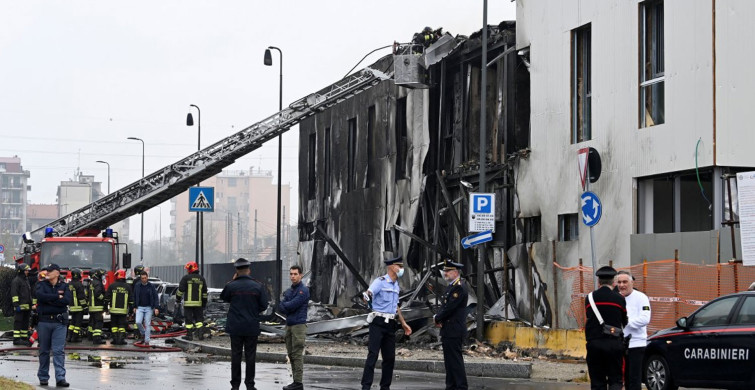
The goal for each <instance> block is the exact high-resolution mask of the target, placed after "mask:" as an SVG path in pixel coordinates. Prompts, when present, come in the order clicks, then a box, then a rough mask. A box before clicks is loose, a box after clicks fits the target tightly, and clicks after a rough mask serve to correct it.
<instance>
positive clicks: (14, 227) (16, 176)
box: [0, 156, 31, 247]
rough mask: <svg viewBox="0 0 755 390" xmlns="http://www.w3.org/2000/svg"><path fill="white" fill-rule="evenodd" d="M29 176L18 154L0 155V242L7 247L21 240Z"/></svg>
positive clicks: (24, 222) (28, 189)
mask: <svg viewBox="0 0 755 390" xmlns="http://www.w3.org/2000/svg"><path fill="white" fill-rule="evenodd" d="M29 176H31V174H30V173H29V171H26V170H24V168H23V167H22V166H21V159H20V158H19V157H18V156H13V157H0V244H3V245H5V246H8V247H11V246H13V245H15V244H16V243H20V242H21V241H20V240H21V235H22V234H23V233H24V229H25V228H26V202H27V199H28V198H27V194H28V192H29V191H30V190H31V188H30V186H28V185H27V180H28V179H29Z"/></svg>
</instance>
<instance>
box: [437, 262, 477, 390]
mask: <svg viewBox="0 0 755 390" xmlns="http://www.w3.org/2000/svg"><path fill="white" fill-rule="evenodd" d="M462 268H464V265H463V264H459V263H454V262H453V261H451V260H448V259H446V260H445V264H444V266H443V271H458V272H459V273H461V269H462ZM448 282H449V285H448V289H447V290H446V296H445V299H444V303H443V306H441V308H440V310H439V311H438V313H437V314H435V315H434V316H433V321H435V323H436V324H437V325H438V326H440V327H441V328H440V337H441V343H442V345H443V364H444V365H445V369H446V389H447V390H466V389H467V388H468V385H467V374H466V370H465V368H464V357H463V356H462V355H461V347H462V344H464V340H465V339H466V337H467V297H468V296H469V293H468V292H467V284H466V283H465V282H463V281H462V280H461V275H457V276H456V278H454V280H449V281H448Z"/></svg>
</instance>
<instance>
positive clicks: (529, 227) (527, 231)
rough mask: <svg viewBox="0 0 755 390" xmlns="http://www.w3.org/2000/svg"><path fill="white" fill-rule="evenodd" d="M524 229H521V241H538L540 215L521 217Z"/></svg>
mask: <svg viewBox="0 0 755 390" xmlns="http://www.w3.org/2000/svg"><path fill="white" fill-rule="evenodd" d="M522 222H523V223H524V230H523V231H522V242H524V243H528V242H539V241H540V216H539V215H536V216H534V217H525V218H522Z"/></svg>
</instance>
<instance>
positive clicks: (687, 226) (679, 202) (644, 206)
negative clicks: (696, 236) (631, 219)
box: [637, 170, 714, 234]
mask: <svg viewBox="0 0 755 390" xmlns="http://www.w3.org/2000/svg"><path fill="white" fill-rule="evenodd" d="M637 189H638V196H637V201H638V204H637V206H638V209H637V211H638V233H641V234H642V233H645V234H650V233H676V232H696V231H707V230H711V229H713V207H712V205H713V204H714V203H713V199H712V196H713V174H712V172H711V171H710V170H707V171H700V172H699V175H698V174H697V173H695V172H694V171H693V172H690V173H687V172H685V173H675V174H671V175H664V176H661V177H652V178H644V179H638V187H637Z"/></svg>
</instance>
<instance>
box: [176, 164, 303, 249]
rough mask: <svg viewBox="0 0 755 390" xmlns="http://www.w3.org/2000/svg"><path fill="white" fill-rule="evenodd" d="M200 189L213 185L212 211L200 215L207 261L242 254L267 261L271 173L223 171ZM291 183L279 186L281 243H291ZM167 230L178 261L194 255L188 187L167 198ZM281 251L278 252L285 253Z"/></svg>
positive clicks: (273, 191) (272, 222)
mask: <svg viewBox="0 0 755 390" xmlns="http://www.w3.org/2000/svg"><path fill="white" fill-rule="evenodd" d="M201 186H203V187H214V188H215V211H214V212H206V213H204V254H205V261H206V262H223V261H230V259H231V258H235V257H245V258H248V259H250V260H266V259H267V260H271V259H273V258H274V257H275V235H276V213H277V208H276V205H277V191H278V189H277V186H278V184H277V183H274V182H273V175H272V171H264V170H259V169H257V170H254V169H251V168H250V169H249V170H227V171H223V172H222V173H220V174H218V175H216V176H214V177H211V178H209V179H207V180H204V181H203V182H202V183H201ZM290 193H291V191H290V185H288V184H283V185H282V187H281V203H282V206H281V220H282V228H281V235H282V237H281V246H282V247H283V248H285V247H286V246H287V243H290V242H294V243H295V242H296V237H291V236H290V234H288V233H287V232H289V231H290V230H289V229H288V221H289V220H291V212H290V210H291V209H290V201H289V199H290V198H291V196H290ZM171 205H172V210H171V231H172V232H173V235H174V236H173V237H172V241H173V243H174V245H175V246H174V248H175V250H176V253H177V254H178V255H179V256H180V257H181V260H182V261H184V260H185V261H190V260H193V259H194V257H195V242H196V213H195V212H190V211H189V194H188V191H187V192H184V193H183V194H181V195H178V196H176V197H175V198H173V199H172V200H171ZM285 254H286V252H285V251H282V256H283V257H285Z"/></svg>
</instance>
